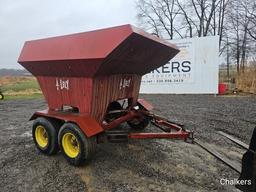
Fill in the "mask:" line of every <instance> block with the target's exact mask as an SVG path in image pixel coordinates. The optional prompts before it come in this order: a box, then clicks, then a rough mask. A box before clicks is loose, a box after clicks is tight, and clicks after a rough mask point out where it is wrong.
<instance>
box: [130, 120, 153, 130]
mask: <svg viewBox="0 0 256 192" xmlns="http://www.w3.org/2000/svg"><path fill="white" fill-rule="evenodd" d="M127 124H128V125H129V126H130V127H131V128H133V129H136V130H143V129H145V128H146V127H147V126H148V124H149V119H148V118H147V117H142V120H139V119H133V120H131V121H127Z"/></svg>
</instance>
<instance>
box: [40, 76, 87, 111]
mask: <svg viewBox="0 0 256 192" xmlns="http://www.w3.org/2000/svg"><path fill="white" fill-rule="evenodd" d="M37 80H38V82H39V84H40V87H41V89H42V91H43V94H44V96H45V99H46V101H47V103H48V106H49V108H50V109H53V110H60V109H61V107H62V106H63V105H68V106H72V107H78V108H79V112H81V113H90V112H91V101H92V79H91V78H77V77H45V76H40V77H37Z"/></svg>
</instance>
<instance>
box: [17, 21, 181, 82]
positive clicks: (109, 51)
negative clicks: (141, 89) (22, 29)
mask: <svg viewBox="0 0 256 192" xmlns="http://www.w3.org/2000/svg"><path fill="white" fill-rule="evenodd" d="M177 53H178V49H177V48H176V47H175V46H174V45H172V44H170V43H168V42H166V41H163V40H161V39H159V38H157V37H154V36H152V35H150V34H148V33H146V32H144V31H142V30H140V29H137V28H135V27H133V26H131V25H123V26H118V27H113V28H108V29H102V30H96V31H91V32H85V33H78V34H73V35H66V36H60V37H53V38H47V39H41V40H34V41H28V42H26V43H25V45H24V47H23V49H22V52H21V55H20V57H19V60H18V62H19V63H20V64H21V65H22V66H23V67H25V68H26V69H27V70H28V71H30V72H31V73H32V74H33V75H35V76H69V77H93V76H95V75H96V76H104V75H111V74H138V75H143V74H146V73H148V72H150V71H151V70H153V69H156V68H158V67H160V66H162V65H164V64H165V63H166V62H167V61H168V60H170V59H171V58H173V57H174V56H175V55H176V54H177Z"/></svg>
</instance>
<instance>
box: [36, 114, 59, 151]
mask: <svg viewBox="0 0 256 192" xmlns="http://www.w3.org/2000/svg"><path fill="white" fill-rule="evenodd" d="M39 125H42V126H43V127H44V128H45V130H46V132H47V134H48V144H47V146H46V147H44V148H41V147H40V146H39V145H38V143H37V141H36V138H35V130H36V127H37V126H39ZM32 136H33V140H34V143H35V145H36V147H37V149H38V150H39V151H40V152H42V153H44V154H46V155H53V154H56V153H57V152H58V150H59V146H58V127H57V125H56V124H55V123H54V122H53V121H51V120H50V119H47V118H45V117H38V118H37V119H36V120H35V121H34V122H33V126H32Z"/></svg>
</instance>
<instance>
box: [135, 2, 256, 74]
mask: <svg viewBox="0 0 256 192" xmlns="http://www.w3.org/2000/svg"><path fill="white" fill-rule="evenodd" d="M137 11H138V14H137V18H138V21H139V24H140V25H141V26H142V27H144V28H145V29H146V30H147V31H149V32H151V33H152V34H154V35H156V36H159V37H161V38H164V39H170V40H171V39H179V38H191V37H195V36H198V37H203V36H209V35H219V50H220V55H222V56H226V58H227V64H229V62H230V63H235V64H236V66H237V67H236V69H237V72H238V73H239V72H243V71H244V69H245V66H246V64H247V63H248V61H254V62H251V63H254V64H255V63H256V55H255V53H256V1H255V0H137Z"/></svg>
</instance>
